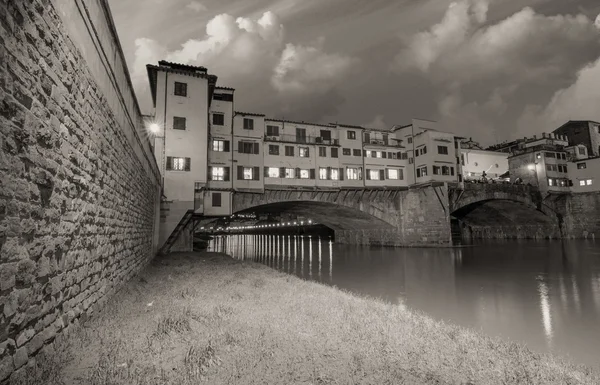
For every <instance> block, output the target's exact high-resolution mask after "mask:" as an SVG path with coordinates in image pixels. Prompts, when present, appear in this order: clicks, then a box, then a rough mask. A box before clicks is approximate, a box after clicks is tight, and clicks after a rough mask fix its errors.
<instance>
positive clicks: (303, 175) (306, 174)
mask: <svg viewBox="0 0 600 385" xmlns="http://www.w3.org/2000/svg"><path fill="white" fill-rule="evenodd" d="M308 178H310V171H308V170H300V179H308Z"/></svg>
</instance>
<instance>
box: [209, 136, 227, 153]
mask: <svg viewBox="0 0 600 385" xmlns="http://www.w3.org/2000/svg"><path fill="white" fill-rule="evenodd" d="M225 147H226V146H225V141H224V140H217V139H213V145H212V149H213V151H219V152H222V151H225ZM227 147H229V146H227ZM227 150H229V149H227Z"/></svg>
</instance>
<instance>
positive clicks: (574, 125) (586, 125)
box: [553, 120, 600, 156]
mask: <svg viewBox="0 0 600 385" xmlns="http://www.w3.org/2000/svg"><path fill="white" fill-rule="evenodd" d="M553 133H554V134H555V135H563V136H566V137H567V138H568V140H569V144H570V145H571V146H573V145H577V144H583V145H584V146H585V147H586V148H587V153H588V154H589V156H600V123H598V122H594V121H590V120H570V121H568V122H567V123H565V124H563V125H562V126H560V127H559V128H557V129H556V130H554V131H553Z"/></svg>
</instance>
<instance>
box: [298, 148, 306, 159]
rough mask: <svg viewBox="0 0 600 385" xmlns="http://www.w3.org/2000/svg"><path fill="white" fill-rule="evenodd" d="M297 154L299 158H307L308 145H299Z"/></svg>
mask: <svg viewBox="0 0 600 385" xmlns="http://www.w3.org/2000/svg"><path fill="white" fill-rule="evenodd" d="M298 155H300V158H308V155H309V152H308V147H299V148H298Z"/></svg>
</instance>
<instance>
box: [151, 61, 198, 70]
mask: <svg viewBox="0 0 600 385" xmlns="http://www.w3.org/2000/svg"><path fill="white" fill-rule="evenodd" d="M158 65H159V66H164V67H171V68H173V69H178V70H184V71H192V72H197V71H201V72H206V71H207V69H206V67H202V66H191V65H188V64H180V63H173V62H169V61H166V60H160V61H159V62H158Z"/></svg>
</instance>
